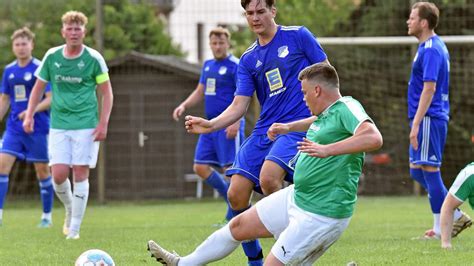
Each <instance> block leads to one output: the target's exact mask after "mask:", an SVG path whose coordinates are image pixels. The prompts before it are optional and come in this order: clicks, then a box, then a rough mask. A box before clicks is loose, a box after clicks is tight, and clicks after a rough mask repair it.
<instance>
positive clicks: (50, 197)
mask: <svg viewBox="0 0 474 266" xmlns="http://www.w3.org/2000/svg"><path fill="white" fill-rule="evenodd" d="M39 187H40V195H41V202H42V203H43V213H50V212H51V209H52V208H53V201H54V189H53V180H52V178H51V176H48V178H46V179H44V180H40V181H39Z"/></svg>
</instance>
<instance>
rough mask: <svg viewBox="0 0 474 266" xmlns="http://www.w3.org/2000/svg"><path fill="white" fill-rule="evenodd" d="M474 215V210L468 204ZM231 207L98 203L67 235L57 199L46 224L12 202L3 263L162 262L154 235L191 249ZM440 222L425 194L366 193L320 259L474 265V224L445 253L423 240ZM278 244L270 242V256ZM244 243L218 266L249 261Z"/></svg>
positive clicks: (27, 205)
mask: <svg viewBox="0 0 474 266" xmlns="http://www.w3.org/2000/svg"><path fill="white" fill-rule="evenodd" d="M463 207H464V208H463V209H464V210H465V211H466V212H467V213H468V214H469V215H470V216H471V217H474V212H473V211H472V210H470V209H468V206H467V205H463ZM224 213H225V206H224V204H223V203H222V202H221V201H213V200H209V201H159V202H145V203H140V202H135V203H109V204H107V205H104V206H100V205H96V204H94V203H90V204H89V207H88V209H87V212H86V217H85V220H84V223H83V226H82V230H81V239H79V240H68V241H66V240H65V237H64V236H63V235H62V233H61V228H62V222H63V218H64V213H63V209H62V207H60V206H59V204H56V207H55V208H54V210H53V217H54V221H53V222H54V226H53V227H52V228H49V229H38V228H36V224H37V223H38V222H39V216H40V206H39V203H37V202H31V201H27V202H25V201H21V202H14V201H13V200H10V201H9V202H7V204H6V209H5V211H4V221H3V226H2V227H0V265H2V266H3V265H73V264H74V261H75V259H76V258H77V257H78V256H79V255H80V254H81V253H82V252H83V251H85V250H88V249H93V248H98V249H102V250H105V251H106V252H108V253H109V254H110V255H111V256H112V257H113V258H114V260H115V263H116V265H159V264H157V263H156V261H155V260H153V259H152V258H150V257H149V255H148V253H147V252H146V242H147V241H148V240H149V239H154V240H155V241H157V242H158V243H160V244H161V245H163V246H164V247H165V248H167V249H170V250H173V249H174V250H176V251H177V252H178V253H179V254H183V255H185V254H188V253H189V252H191V251H192V250H193V249H194V248H195V247H196V246H197V245H198V244H199V243H201V241H203V240H204V239H205V238H206V237H207V236H208V235H209V234H210V233H212V232H213V231H214V230H216V228H214V227H212V226H211V225H212V224H214V223H216V222H218V221H220V220H221V219H222V218H223V216H224ZM431 224H432V216H431V214H430V211H429V206H428V201H427V199H426V198H425V197H384V198H382V197H361V198H360V199H359V201H358V203H357V205H356V212H355V215H354V216H353V218H352V221H351V223H350V225H349V228H348V229H347V230H346V232H345V233H344V234H343V235H342V237H341V239H340V240H339V241H337V242H336V243H335V244H334V245H333V246H332V247H331V248H330V249H329V250H328V252H326V254H325V255H324V256H323V257H322V258H321V259H320V260H319V261H318V264H319V265H346V264H347V263H348V262H350V261H355V262H357V263H358V265H472V264H474V262H473V260H472V254H473V253H474V229H467V230H466V231H464V232H462V233H461V234H460V235H459V236H458V237H457V238H455V239H454V240H453V245H454V249H453V250H450V251H445V250H442V249H441V248H440V245H439V241H420V240H418V241H416V240H411V238H412V237H414V236H418V235H421V234H423V233H424V231H425V230H426V229H427V228H429V227H430V226H431ZM272 243H273V240H272V239H266V240H263V241H262V245H263V248H264V254H267V253H268V252H269V250H270V248H271V245H272ZM245 262H246V258H245V256H244V254H243V252H242V249H241V248H239V249H237V250H236V251H235V252H234V253H233V254H232V255H231V256H229V257H228V258H226V259H224V260H222V261H220V262H216V263H213V265H246V263H245Z"/></svg>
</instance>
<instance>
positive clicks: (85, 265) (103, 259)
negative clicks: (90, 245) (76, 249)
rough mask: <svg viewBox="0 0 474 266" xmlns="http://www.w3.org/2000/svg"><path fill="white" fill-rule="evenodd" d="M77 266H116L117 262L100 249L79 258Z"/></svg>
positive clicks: (92, 250)
mask: <svg viewBox="0 0 474 266" xmlns="http://www.w3.org/2000/svg"><path fill="white" fill-rule="evenodd" d="M74 265H76V266H115V262H114V260H113V259H112V257H111V256H110V255H109V254H107V252H105V251H102V250H100V249H90V250H87V251H85V252H84V253H82V254H81V255H80V256H79V258H77V260H76V263H75V264H74Z"/></svg>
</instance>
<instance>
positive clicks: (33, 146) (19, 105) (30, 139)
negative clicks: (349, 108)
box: [0, 27, 54, 228]
mask: <svg viewBox="0 0 474 266" xmlns="http://www.w3.org/2000/svg"><path fill="white" fill-rule="evenodd" d="M11 40H12V49H13V53H14V54H15V57H16V60H15V61H13V62H12V63H11V64H9V65H7V66H6V68H5V70H4V72H3V77H2V83H1V87H0V93H1V96H0V121H1V120H2V119H3V117H4V116H5V114H6V112H7V111H8V108H9V107H10V114H9V117H8V121H7V124H6V130H5V132H4V134H3V140H2V143H0V226H1V225H2V218H3V217H2V215H3V205H4V201H5V198H6V194H7V191H8V183H9V175H10V171H11V169H12V166H13V164H14V163H15V160H16V159H17V158H18V159H20V160H26V161H28V162H32V163H34V166H35V171H36V176H37V177H38V180H39V186H40V195H41V200H42V203H43V215H42V218H41V222H40V224H39V225H38V227H41V228H46V227H51V225H52V219H51V218H52V217H51V211H52V206H53V199H54V191H53V185H52V183H51V182H52V181H51V176H50V172H49V167H48V142H47V136H48V132H49V111H47V110H48V109H49V106H50V103H51V92H50V89H49V86H48V88H47V90H46V93H45V94H46V95H45V97H44V99H43V101H42V102H41V103H40V104H39V105H38V107H37V108H36V111H37V113H36V115H35V117H34V119H35V133H34V134H27V133H25V131H24V130H23V125H22V124H23V121H22V120H23V118H24V116H25V110H26V108H27V105H28V99H29V97H30V93H31V89H32V88H33V85H34V83H35V81H36V77H35V76H34V73H35V71H36V69H37V68H38V66H39V65H40V63H41V62H40V61H39V60H38V59H36V58H33V57H32V51H33V40H34V34H33V33H32V32H31V31H30V30H29V29H28V28H26V27H24V28H21V29H18V30H16V31H15V32H14V33H13V35H12V37H11Z"/></svg>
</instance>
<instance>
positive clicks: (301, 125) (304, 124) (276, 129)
mask: <svg viewBox="0 0 474 266" xmlns="http://www.w3.org/2000/svg"><path fill="white" fill-rule="evenodd" d="M316 119H317V117H316V116H310V117H308V118H305V119H301V120H297V121H293V122H290V123H286V124H285V123H273V124H272V126H271V127H270V128H269V129H268V131H267V136H268V138H269V139H271V140H272V141H274V140H275V139H276V137H277V136H278V135H281V134H287V133H288V132H295V131H296V132H306V131H308V129H309V127H310V126H311V124H312V123H313V122H314V121H316Z"/></svg>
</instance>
